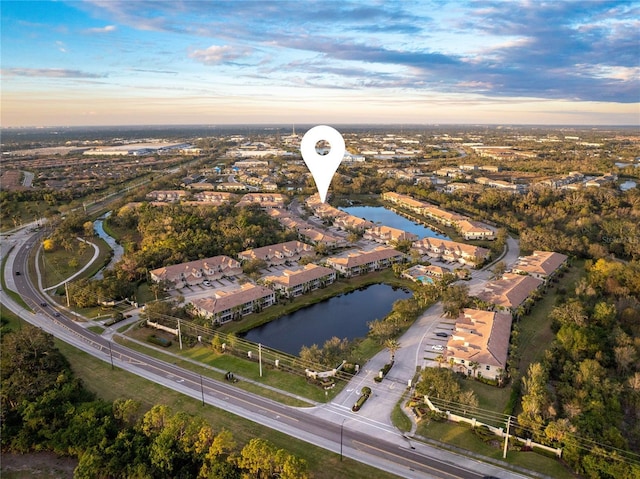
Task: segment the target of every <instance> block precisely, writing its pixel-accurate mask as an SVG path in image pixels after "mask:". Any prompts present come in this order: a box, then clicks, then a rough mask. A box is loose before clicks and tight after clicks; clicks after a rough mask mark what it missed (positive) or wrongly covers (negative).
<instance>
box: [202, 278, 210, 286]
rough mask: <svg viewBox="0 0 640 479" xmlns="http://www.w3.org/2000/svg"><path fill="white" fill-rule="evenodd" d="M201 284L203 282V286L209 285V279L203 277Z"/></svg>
mask: <svg viewBox="0 0 640 479" xmlns="http://www.w3.org/2000/svg"><path fill="white" fill-rule="evenodd" d="M202 284H204V285H205V286H211V281H209V280H208V279H205V280H204V281H203V282H202Z"/></svg>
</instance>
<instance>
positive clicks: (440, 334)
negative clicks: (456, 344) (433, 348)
mask: <svg viewBox="0 0 640 479" xmlns="http://www.w3.org/2000/svg"><path fill="white" fill-rule="evenodd" d="M436 336H438V337H440V338H446V337H448V336H449V335H448V334H447V333H443V332H442V331H438V332H437V333H436Z"/></svg>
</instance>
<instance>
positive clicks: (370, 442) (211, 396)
mask: <svg viewBox="0 0 640 479" xmlns="http://www.w3.org/2000/svg"><path fill="white" fill-rule="evenodd" d="M26 231H27V230H26V229H25V230H23V231H21V232H18V233H15V234H14V235H13V237H12V239H11V242H13V246H15V247H14V248H13V250H12V251H11V252H10V253H9V252H8V248H7V247H8V246H11V244H10V242H3V246H2V250H1V252H2V256H3V257H4V256H5V255H8V257H7V264H6V271H10V272H11V275H6V277H5V278H6V284H7V287H8V288H9V289H12V290H13V291H16V292H17V293H18V294H20V296H21V297H22V298H23V300H24V301H25V302H26V303H27V304H28V305H29V307H31V308H32V309H33V311H34V312H33V313H32V312H29V311H27V310H24V309H22V308H21V307H20V306H19V305H18V304H16V303H15V302H14V301H13V300H12V299H11V297H10V296H9V295H8V294H6V292H5V291H1V292H0V299H1V301H2V304H3V306H5V307H8V308H9V309H11V310H13V311H14V312H15V313H16V314H18V315H19V316H20V317H22V318H23V319H25V320H26V321H28V322H29V323H31V324H33V325H35V326H38V327H41V328H42V329H43V330H45V331H47V332H49V333H51V334H53V335H54V336H56V337H58V338H59V339H61V340H63V341H65V342H67V343H69V344H71V345H73V346H75V347H76V348H78V349H80V350H82V351H85V352H87V353H89V354H91V355H93V356H95V357H97V358H99V359H101V360H103V361H105V362H108V363H109V362H111V363H112V364H113V365H114V366H115V367H118V368H121V369H123V370H126V371H128V372H131V373H133V374H137V375H139V376H141V377H144V378H146V379H148V380H150V381H153V382H155V383H158V384H161V385H163V386H165V387H168V388H171V389H173V390H175V391H178V392H181V393H183V394H185V395H188V396H190V397H193V398H195V399H197V400H201V401H203V402H204V403H206V404H209V405H212V406H215V407H218V408H221V409H224V410H226V411H229V412H231V413H234V414H236V415H238V416H240V417H243V418H246V419H249V420H252V421H254V422H256V423H259V424H262V425H264V426H267V427H270V428H273V429H276V430H278V431H281V432H283V433H285V434H288V435H290V436H293V437H296V438H298V439H301V440H303V441H306V442H309V443H311V444H314V445H316V446H319V447H323V448H325V449H328V450H330V451H333V452H335V453H338V454H342V455H344V456H345V457H349V458H351V459H354V460H357V461H360V462H363V463H366V464H369V465H371V466H374V467H376V468H379V469H382V470H385V471H388V472H390V473H393V474H396V475H397V476H399V477H405V478H469V479H477V478H478V479H479V478H482V477H484V476H495V477H500V478H512V477H513V478H521V477H528V476H525V475H521V474H516V473H513V472H509V471H506V470H504V469H501V468H499V467H496V466H493V465H490V464H488V463H485V462H481V461H478V460H474V459H472V458H468V457H466V456H462V455H458V454H454V453H451V452H448V451H445V450H441V449H438V448H435V447H432V446H430V445H427V444H424V443H421V442H418V441H415V440H411V439H408V438H407V437H405V436H404V435H402V434H401V433H400V432H398V430H397V429H395V428H394V427H393V426H392V425H391V424H390V421H389V420H388V418H387V417H385V418H377V419H373V418H371V417H369V414H360V413H353V412H352V411H351V409H350V403H348V402H347V403H341V402H340V401H337V402H333V403H330V404H326V405H318V406H315V407H311V408H295V407H290V406H285V405H282V404H280V403H277V402H275V401H272V400H270V399H266V398H263V397H261V396H258V395H255V394H252V393H249V392H246V391H244V390H242V389H239V388H236V387H234V386H233V385H231V384H228V383H225V382H223V381H216V380H213V379H210V378H208V377H206V376H202V375H199V374H197V373H194V372H192V371H189V370H186V369H183V368H180V367H178V366H176V365H174V364H171V363H169V362H166V361H161V360H158V359H155V358H152V357H149V356H146V355H144V354H141V353H139V352H137V351H134V350H132V349H129V348H127V347H125V346H123V345H121V344H118V343H115V342H112V341H110V340H109V339H107V338H105V337H101V336H99V335H97V334H95V333H93V332H91V331H89V330H88V329H86V328H84V327H83V326H82V325H81V324H80V323H78V322H76V321H73V319H72V318H70V317H68V314H67V313H64V314H61V315H60V316H59V317H57V316H54V310H53V308H52V307H51V306H50V305H48V306H41V303H43V302H47V298H46V296H44V294H43V293H42V292H41V291H39V290H38V289H37V288H36V287H34V286H33V284H32V282H31V281H30V280H29V278H28V277H27V274H26V272H27V271H28V269H27V260H28V255H29V252H30V250H31V249H32V248H33V247H35V246H37V245H38V243H39V241H40V240H39V238H38V234H33V233H32V234H28V233H26ZM17 271H20V272H21V274H20V275H16V274H15V272H17ZM3 274H4V272H3ZM356 378H357V380H358V381H361V380H363V379H364V377H361V376H360V375H359V376H356ZM352 389H353V387H351V385H349V387H347V388H345V391H346V392H345V394H349V393H350V392H351V391H352ZM373 399H374V400H372V401H371V403H372V404H371V405H369V404H367V403H365V405H364V407H363V409H362V410H361V412H365V411H368V412H369V413H374V412H375V409H376V406H375V403H376V400H377V399H378V398H373ZM379 399H380V400H382V398H379Z"/></svg>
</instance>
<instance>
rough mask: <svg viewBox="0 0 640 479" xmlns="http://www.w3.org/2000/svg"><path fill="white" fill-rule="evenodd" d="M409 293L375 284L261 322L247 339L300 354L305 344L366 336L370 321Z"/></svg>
mask: <svg viewBox="0 0 640 479" xmlns="http://www.w3.org/2000/svg"><path fill="white" fill-rule="evenodd" d="M410 296H411V292H410V291H407V290H404V289H401V288H396V287H392V286H389V285H388V284H373V285H370V286H366V287H364V288H360V289H358V290H355V291H352V292H350V293H346V294H342V295H340V296H335V297H333V298H330V299H328V300H326V301H322V302H321V303H317V304H314V305H311V306H308V307H306V308H303V309H299V310H298V311H296V312H294V313H291V314H288V315H286V316H282V317H281V318H278V319H276V320H274V321H271V322H270V323H267V324H264V325H262V326H258V327H257V328H254V329H252V330H250V331H248V332H247V333H246V334H245V336H244V339H247V340H249V341H253V342H255V343H261V344H264V345H265V346H268V347H270V348H272V349H277V350H279V351H283V352H285V353H289V354H293V355H298V353H299V352H300V349H301V348H302V346H311V345H313V344H317V345H318V346H320V347H322V345H323V344H324V343H325V341H326V340H328V339H331V338H332V337H334V336H336V337H338V338H340V339H343V338H347V339H349V340H351V339H355V338H363V337H365V336H366V335H367V333H368V332H369V327H368V326H367V323H368V322H370V321H375V320H376V319H382V318H384V317H385V316H386V315H387V314H389V313H390V312H391V308H392V307H393V303H394V302H395V301H396V300H398V299H405V298H409V297H410Z"/></svg>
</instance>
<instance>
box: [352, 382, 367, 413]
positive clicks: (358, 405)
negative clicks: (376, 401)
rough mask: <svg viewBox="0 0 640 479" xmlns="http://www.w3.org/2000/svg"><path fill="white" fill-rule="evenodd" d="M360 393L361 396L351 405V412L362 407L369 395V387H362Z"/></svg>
mask: <svg viewBox="0 0 640 479" xmlns="http://www.w3.org/2000/svg"><path fill="white" fill-rule="evenodd" d="M360 393H361V396H360V397H359V398H358V400H357V401H356V403H355V404H354V405H353V406H352V407H351V410H352V411H353V412H358V411H359V410H360V408H361V407H362V405H363V404H364V403H365V402H366V401H367V399H369V396H371V388H370V387H368V386H365V387H363V388H362V390H361V391H360Z"/></svg>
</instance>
